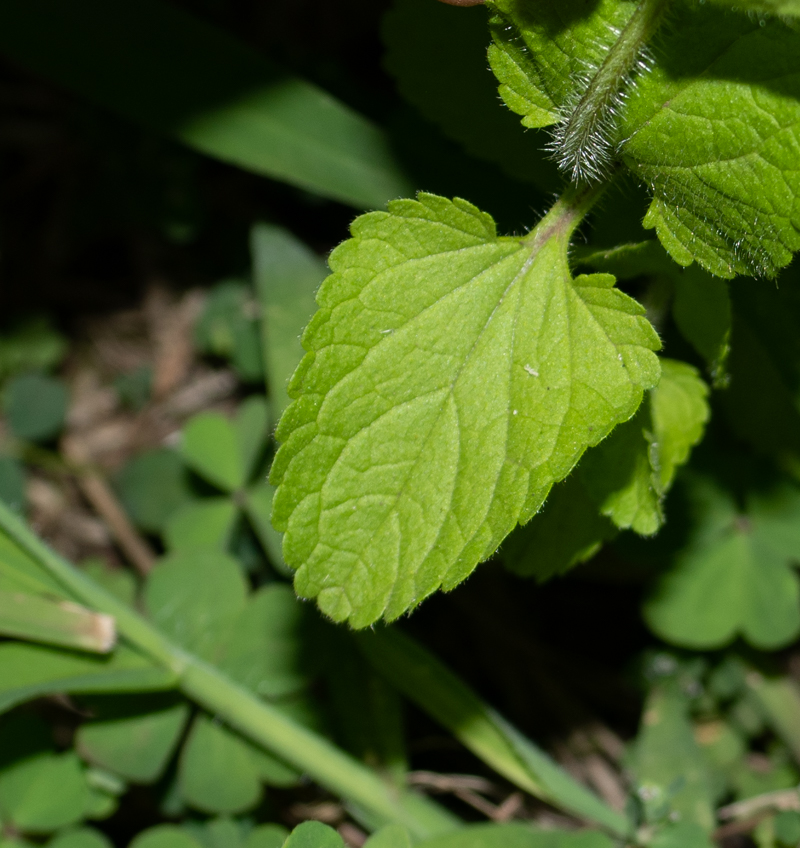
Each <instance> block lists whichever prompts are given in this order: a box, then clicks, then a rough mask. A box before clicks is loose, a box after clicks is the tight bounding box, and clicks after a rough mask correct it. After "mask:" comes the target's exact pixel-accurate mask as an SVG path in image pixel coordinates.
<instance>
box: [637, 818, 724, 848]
mask: <svg viewBox="0 0 800 848" xmlns="http://www.w3.org/2000/svg"><path fill="white" fill-rule="evenodd" d="M714 845H715V843H714V842H712V841H711V839H710V838H709V836H708V834H707V833H706V832H705V830H703V828H702V827H700V825H698V824H695V822H677V823H676V824H669V825H667V826H666V827H664V828H662V829H661V830H659V831H658V833H656V835H655V836H654V837H653V841H652V842H651V843H650V846H651V848H714Z"/></svg>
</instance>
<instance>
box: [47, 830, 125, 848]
mask: <svg viewBox="0 0 800 848" xmlns="http://www.w3.org/2000/svg"><path fill="white" fill-rule="evenodd" d="M47 848H113V846H112V844H111V841H110V840H109V838H108V837H107V836H106V835H105V834H104V833H100V831H99V830H95V829H94V828H92V827H80V828H77V829H76V830H68V831H66V832H64V833H59V834H58V835H57V836H54V837H53V838H52V839H51V840H50V841H49V842H48V843H47Z"/></svg>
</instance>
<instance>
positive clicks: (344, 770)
mask: <svg viewBox="0 0 800 848" xmlns="http://www.w3.org/2000/svg"><path fill="white" fill-rule="evenodd" d="M0 529H2V530H3V531H4V532H5V533H6V534H7V535H8V536H9V537H10V538H11V539H12V540H13V541H14V542H16V544H17V545H19V547H20V548H22V549H23V550H24V551H25V552H26V553H27V554H29V555H30V556H31V557H33V558H34V559H35V560H36V561H37V562H38V563H39V564H40V565H41V566H42V567H43V568H44V569H46V570H47V571H48V572H49V573H50V574H51V575H52V576H53V577H54V578H55V579H56V580H58V582H59V583H61V585H62V586H63V587H64V588H65V589H66V590H67V591H68V592H69V593H70V594H71V595H72V596H73V597H74V598H75V599H76V600H78V601H80V602H82V603H84V604H86V605H87V606H88V607H91V608H93V609H95V610H97V611H99V612H103V613H107V614H109V615H112V616H113V617H114V618H115V620H116V625H117V631H118V633H119V635H120V636H121V637H123V638H124V639H125V640H126V641H127V642H128V643H129V644H131V645H133V646H135V647H137V648H139V649H140V650H142V651H143V652H144V653H145V654H147V655H148V656H149V657H150V658H151V659H153V660H155V661H156V662H158V663H159V664H160V665H163V666H166V667H167V668H169V669H170V670H171V671H173V672H175V674H176V675H177V676H178V678H179V686H180V688H181V691H182V692H183V693H184V694H185V695H186V696H187V697H189V698H191V699H192V700H194V701H195V702H196V703H198V704H199V705H200V706H202V707H204V708H205V709H207V710H209V712H212V713H214V714H215V715H218V716H220V717H221V718H222V719H224V720H225V721H226V722H227V723H228V724H230V725H231V727H233V728H235V729H236V730H238V731H239V732H240V733H242V734H243V735H245V736H246V737H247V738H249V739H251V740H252V741H253V742H255V743H256V744H257V745H259V746H261V747H264V748H266V749H267V750H269V751H270V752H271V753H274V754H276V755H277V756H279V757H280V758H282V759H284V760H286V762H287V763H289V764H291V765H292V766H294V767H295V768H297V769H299V770H300V771H302V772H304V773H306V774H308V775H309V776H311V777H312V778H313V779H314V780H315V781H316V782H317V783H319V784H320V785H321V786H324V787H325V788H326V789H329V790H330V791H331V792H334V793H335V794H337V795H339V796H340V797H342V798H344V799H345V800H346V801H348V802H350V803H351V804H352V805H353V806H354V808H355V811H356V813H357V814H358V815H359V816H360V817H361V818H362V820H365V821H366V822H367V823H368V824H370V825H372V826H374V827H377V826H379V825H382V824H386V823H389V822H398V823H400V824H403V825H405V826H406V827H407V828H408V830H409V831H410V832H411V834H412V836H413V837H414V838H416V839H424V838H427V837H430V836H434V835H436V834H438V833H444V832H446V831H449V830H454V829H455V828H457V827H458V826H459V825H460V824H461V822H460V820H459V819H457V818H456V817H455V816H453V815H452V814H451V813H449V812H447V811H446V810H444V809H443V808H442V807H440V806H439V805H438V804H436V803H434V802H433V801H431V800H429V799H427V798H424V797H423V796H420V795H417V794H415V793H413V792H399V791H397V790H396V789H393V788H392V787H390V786H389V785H388V784H387V783H384V781H383V780H381V779H380V778H379V777H378V776H377V775H376V774H375V773H374V772H373V771H371V770H370V769H369V768H367V767H366V766H364V765H362V764H361V763H359V762H358V761H357V760H355V759H353V758H352V757H350V756H349V755H348V754H346V753H345V752H343V751H341V750H340V749H339V748H337V747H336V746H335V745H333V744H332V743H331V742H329V741H328V740H327V739H325V738H323V737H321V736H318V735H317V734H315V733H314V732H313V731H311V730H308V729H307V728H305V727H303V726H302V725H299V724H296V723H295V722H293V721H291V720H290V719H288V718H286V717H285V716H284V715H282V714H281V713H280V712H278V711H277V710H276V709H275V708H274V707H272V706H270V705H269V704H267V703H266V702H264V701H261V700H259V699H258V698H256V697H255V696H254V695H253V694H252V693H251V692H249V691H248V690H247V689H244V688H243V687H241V686H239V685H238V684H236V683H234V682H233V681H232V680H231V679H230V678H228V677H227V676H226V675H225V674H223V673H222V672H220V671H219V670H218V669H216V668H214V667H213V666H210V665H209V664H207V663H206V662H204V661H203V660H201V659H199V658H198V657H196V656H194V655H193V654H190V653H189V652H187V651H185V650H184V649H183V648H181V647H179V646H177V645H175V644H174V643H172V642H171V641H170V640H169V639H167V638H166V637H165V636H163V635H162V634H161V633H160V632H159V631H158V630H157V629H156V628H155V627H153V626H152V625H151V624H150V623H149V622H148V621H146V620H145V619H144V618H142V617H141V616H140V615H139V614H138V613H136V612H134V611H133V610H132V609H130V608H129V607H128V606H126V605H125V604H124V603H122V602H121V601H119V600H117V599H116V598H114V597H113V596H112V595H110V594H108V593H107V592H106V591H105V590H104V589H102V588H101V587H100V586H98V585H97V584H96V583H94V582H93V581H92V580H90V579H89V578H88V577H87V576H86V575H85V574H82V573H81V572H80V571H78V570H77V569H76V568H74V567H73V566H72V565H71V564H70V563H68V562H67V561H66V560H65V559H63V558H62V557H61V556H59V555H58V554H57V553H55V551H53V550H51V549H50V548H49V547H48V546H47V545H45V544H44V543H43V542H42V541H41V540H40V539H38V538H37V537H36V535H35V534H34V533H33V532H32V531H31V530H29V529H28V528H27V527H26V526H25V524H24V523H23V522H22V521H21V520H20V519H19V518H18V517H17V516H16V515H14V514H13V513H12V512H11V511H10V510H9V509H8V507H6V506H5V505H4V504H3V503H2V502H0Z"/></svg>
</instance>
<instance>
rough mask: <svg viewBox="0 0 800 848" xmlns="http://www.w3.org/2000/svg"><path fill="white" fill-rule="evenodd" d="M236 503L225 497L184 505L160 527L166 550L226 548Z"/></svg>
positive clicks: (235, 511)
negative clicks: (162, 531) (162, 530)
mask: <svg viewBox="0 0 800 848" xmlns="http://www.w3.org/2000/svg"><path fill="white" fill-rule="evenodd" d="M236 513H237V509H236V504H235V503H234V502H233V501H232V500H231V499H230V498H228V497H218V498H203V499H202V500H192V501H189V502H188V503H185V504H184V505H183V506H182V507H180V508H179V509H178V511H177V512H174V513H173V514H172V515H171V516H170V517H169V518H168V519H167V522H166V524H165V526H164V541H165V543H166V546H167V549H168V550H170V551H185V550H192V549H203V548H217V549H219V550H225V548H227V546H228V541H229V539H230V536H231V533H232V532H233V524H234V521H235V520H236Z"/></svg>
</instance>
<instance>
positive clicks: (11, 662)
mask: <svg viewBox="0 0 800 848" xmlns="http://www.w3.org/2000/svg"><path fill="white" fill-rule="evenodd" d="M176 683H177V677H176V675H175V673H174V672H171V671H168V670H167V669H165V668H163V667H160V666H156V665H154V664H153V663H152V662H151V661H150V660H148V659H146V658H145V657H143V656H142V655H141V654H140V653H138V652H137V651H134V650H133V649H131V648H126V647H124V646H122V645H120V646H119V647H118V648H117V649H116V650H115V651H114V653H113V654H112V655H111V656H104V657H100V656H90V655H80V654H76V653H74V652H73V651H62V650H58V649H56V648H44V647H40V646H38V645H25V644H22V643H18V642H7V643H4V644H0V712H2V711H4V710H8V709H10V708H11V707H12V706H15V705H16V704H21V703H23V702H25V701H29V700H31V699H33V698H38V697H41V696H42V695H51V694H58V693H64V692H72V693H82V692H147V691H158V690H162V689H171V688H173V687H174V686H175V684H176Z"/></svg>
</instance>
